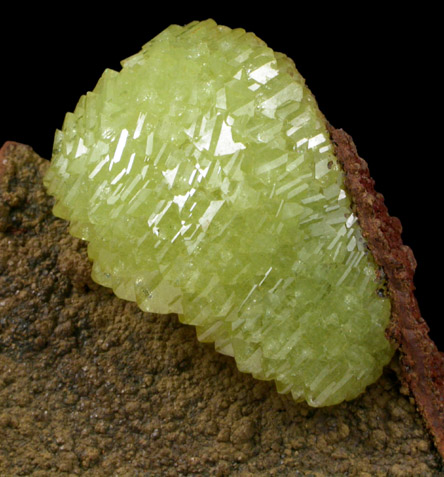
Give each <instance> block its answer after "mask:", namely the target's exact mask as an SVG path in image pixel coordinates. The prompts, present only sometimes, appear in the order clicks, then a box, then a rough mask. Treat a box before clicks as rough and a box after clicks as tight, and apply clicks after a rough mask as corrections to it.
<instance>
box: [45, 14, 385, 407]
mask: <svg viewBox="0 0 444 477" xmlns="http://www.w3.org/2000/svg"><path fill="white" fill-rule="evenodd" d="M122 66H123V68H122V70H121V71H120V72H119V73H117V72H115V71H112V70H106V71H105V72H104V74H103V76H102V77H101V79H100V80H99V82H98V84H97V86H96V87H95V89H94V91H93V92H89V93H87V94H86V95H85V96H82V97H81V99H80V101H79V103H78V105H77V107H76V109H75V111H74V113H73V114H71V113H68V114H67V115H66V119H65V122H64V125H63V128H62V131H57V133H56V138H55V144H54V155H53V159H52V163H51V167H50V169H49V171H48V173H47V175H46V177H45V185H46V187H47V190H48V192H49V193H50V194H52V195H54V196H55V198H56V204H55V206H54V213H55V215H57V216H60V217H62V218H64V219H67V220H69V221H70V232H71V233H72V234H73V235H74V236H76V237H80V238H82V239H85V240H88V241H89V244H88V254H89V257H90V258H91V259H92V261H93V272H92V273H93V278H94V280H95V281H97V282H98V283H100V284H102V285H104V286H107V287H111V288H112V289H113V290H114V292H115V293H116V295H117V296H119V297H121V298H124V299H126V300H132V301H136V302H137V303H138V305H139V306H140V307H141V308H142V309H143V310H145V311H150V312H155V313H178V314H179V318H180V320H181V321H182V322H183V323H188V324H192V325H194V326H195V327H196V329H197V334H198V338H199V339H200V340H201V341H207V342H214V343H215V347H216V349H217V350H218V351H220V352H222V353H225V354H228V355H232V356H234V358H235V359H236V362H237V365H238V367H239V369H240V370H241V371H245V372H248V373H252V374H253V376H255V377H257V378H259V379H265V380H274V381H275V382H276V384H277V389H278V391H279V392H291V394H292V396H293V397H294V398H295V399H296V400H303V399H305V400H306V401H307V402H308V403H309V404H310V405H312V406H324V405H331V404H335V403H338V402H341V401H342V400H344V399H352V398H354V397H355V396H357V395H358V394H359V393H361V392H362V391H363V390H364V389H365V387H366V386H367V385H368V384H370V383H372V382H374V381H375V380H376V379H377V378H378V376H379V375H380V374H381V371H382V367H383V366H384V365H385V364H387V363H388V361H389V360H390V358H391V356H392V354H393V350H392V348H391V346H390V344H389V342H388V341H387V339H386V338H385V336H384V330H385V328H386V326H387V325H388V322H389V317H390V302H389V299H388V298H386V297H383V296H379V294H378V293H377V292H378V289H379V288H380V287H381V281H380V280H379V279H377V273H376V272H377V266H376V264H375V263H374V260H373V258H372V256H371V254H370V253H369V251H368V249H367V248H366V245H365V243H364V241H363V238H362V235H361V232H360V228H359V223H358V222H357V218H356V216H355V215H354V214H353V212H352V209H351V202H350V199H349V197H348V194H347V192H346V191H345V187H344V180H343V174H342V171H341V169H340V167H339V164H338V162H337V159H336V157H335V155H334V150H333V146H332V143H331V141H330V138H329V134H328V132H327V129H326V122H325V119H324V118H323V116H322V114H321V113H320V112H319V110H318V107H317V104H316V102H315V100H314V97H313V96H312V94H311V93H310V92H309V90H308V89H307V87H306V86H305V82H304V80H303V78H302V77H301V76H300V74H299V73H298V72H297V70H296V69H295V66H294V64H293V62H292V61H291V60H290V59H288V58H287V57H286V56H285V55H283V54H280V53H276V52H274V51H273V50H271V49H270V48H268V47H267V45H266V44H265V43H264V42H263V41H261V40H260V39H258V38H257V37H256V36H255V35H254V34H252V33H246V32H245V31H244V30H242V29H235V30H232V29H230V28H227V27H223V26H219V25H217V24H216V23H215V22H214V21H213V20H207V21H204V22H193V23H191V24H189V25H187V26H185V27H179V26H177V25H172V26H170V27H169V28H167V29H166V30H165V31H163V32H162V33H161V34H159V35H158V36H157V37H156V38H154V39H153V40H151V41H150V42H148V43H147V44H146V45H144V46H143V48H142V50H141V51H140V52H139V53H137V54H136V55H134V56H132V57H130V58H128V59H126V60H124V61H123V62H122Z"/></svg>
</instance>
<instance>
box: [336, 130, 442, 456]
mask: <svg viewBox="0 0 444 477" xmlns="http://www.w3.org/2000/svg"><path fill="white" fill-rule="evenodd" d="M329 132H330V135H331V138H332V140H333V143H334V144H335V147H336V156H337V158H338V160H339V162H340V164H341V165H342V167H343V169H344V172H345V185H346V187H347V189H348V191H349V193H350V195H351V197H352V200H353V204H354V208H355V211H356V214H357V216H358V219H359V223H360V225H361V229H362V231H363V235H364V238H365V239H366V241H367V244H368V247H369V249H370V251H371V252H372V254H373V256H374V258H375V261H376V263H377V264H378V265H379V266H381V267H382V268H383V270H384V273H385V275H386V278H387V288H388V293H389V296H390V299H391V303H392V318H391V323H390V326H389V328H388V329H387V332H386V334H387V337H388V338H389V339H390V341H391V342H392V343H394V344H395V345H396V347H397V348H398V349H399V352H400V358H401V359H400V361H401V373H402V375H401V379H402V380H403V381H404V382H405V383H406V384H407V385H408V387H409V389H410V391H411V393H412V394H413V397H414V399H415V402H416V405H417V407H418V409H419V411H420V413H421V414H422V416H423V418H424V420H425V423H426V425H427V427H428V429H429V431H430V432H431V434H432V436H433V438H434V441H435V444H436V447H437V449H438V451H439V453H440V454H441V456H442V457H443V458H444V353H441V352H440V351H439V350H438V348H437V347H436V345H435V343H434V342H433V341H432V340H431V339H430V337H429V335H428V332H429V328H428V326H427V324H426V323H425V321H424V319H423V318H422V317H421V313H420V311H419V307H418V303H417V301H416V298H415V296H414V293H413V291H414V289H415V287H414V284H413V275H414V273H415V268H416V261H415V258H414V256H413V253H412V251H411V249H410V248H409V247H407V246H406V245H404V244H403V243H402V239H401V232H402V227H401V222H400V221H399V220H398V219H397V218H396V217H390V215H389V214H388V211H387V207H386V206H385V204H384V197H383V196H382V195H381V194H379V193H378V192H376V191H375V188H374V185H375V181H374V180H373V179H372V178H371V176H370V172H369V169H368V166H367V163H366V162H365V161H364V160H363V159H362V158H360V157H359V156H358V153H357V151H356V146H355V144H354V143H353V140H352V138H351V137H350V136H349V135H348V134H347V133H345V132H344V131H343V130H340V129H335V128H333V127H332V126H329Z"/></svg>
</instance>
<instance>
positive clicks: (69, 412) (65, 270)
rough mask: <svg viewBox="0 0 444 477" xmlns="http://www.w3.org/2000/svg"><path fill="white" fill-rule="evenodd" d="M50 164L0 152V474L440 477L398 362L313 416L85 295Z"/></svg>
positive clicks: (25, 153)
mask: <svg viewBox="0 0 444 477" xmlns="http://www.w3.org/2000/svg"><path fill="white" fill-rule="evenodd" d="M335 140H336V141H337V142H338V140H337V139H335ZM46 167H47V162H46V161H44V160H43V159H41V158H39V157H38V156H37V155H36V154H35V153H34V152H33V151H32V149H31V148H30V147H28V146H23V145H20V144H16V143H10V142H9V143H6V144H5V145H4V146H3V148H2V150H1V154H0V475H1V476H16V475H32V476H42V477H43V476H45V477H46V476H63V475H67V476H75V475H82V476H127V475H128V476H133V475H134V476H142V475H144V476H145V475H149V476H239V477H240V476H242V477H247V476H273V475H275V476H303V475H305V476H342V475H349V476H361V477H368V476H438V475H444V474H443V468H442V460H441V458H440V456H439V454H438V453H437V451H436V449H435V446H434V444H433V440H432V438H431V435H430V434H429V432H428V431H427V429H426V428H425V426H424V425H423V420H422V418H421V416H420V414H419V413H418V412H417V411H416V409H415V402H414V401H413V399H412V398H411V397H409V396H408V388H407V387H406V386H405V384H402V382H400V381H399V380H398V377H397V375H398V373H399V372H400V367H399V366H398V364H397V361H396V360H394V361H393V363H392V366H391V367H390V369H387V370H386V372H385V373H384V375H383V376H382V377H381V379H380V380H379V381H378V382H377V383H375V384H374V385H372V386H370V387H369V388H368V390H367V391H366V392H365V393H364V394H363V395H361V396H360V397H359V398H357V399H355V400H353V401H351V402H344V403H342V404H340V405H338V406H334V407H329V408H318V409H314V408H310V407H309V406H308V405H306V404H305V403H299V404H297V403H295V402H293V400H292V399H291V397H289V396H283V395H279V394H278V393H277V392H276V390H275V388H274V386H273V385H272V384H271V383H267V382H262V381H256V380H255V379H254V378H252V377H251V376H250V375H246V374H242V373H240V372H238V370H237V368H236V365H235V362H234V360H232V359H231V358H229V357H227V356H223V355H221V354H218V353H216V352H215V351H214V349H213V347H212V346H211V345H207V344H202V343H199V342H198V341H197V339H196V337H195V332H194V330H193V328H192V327H188V326H184V325H182V324H180V323H179V321H178V320H177V318H176V317H175V316H174V315H167V316H160V315H154V314H148V313H143V312H142V311H140V310H139V309H138V308H137V306H136V305H135V304H134V303H130V302H125V301H122V300H119V299H118V298H117V297H115V296H114V295H113V294H112V293H111V292H110V290H109V289H106V288H102V287H99V286H97V285H95V284H94V283H93V282H92V281H91V279H90V264H89V261H88V258H87V254H86V245H85V244H84V243H82V242H81V241H79V240H77V239H75V238H73V237H71V236H70V235H69V234H68V231H67V229H68V225H67V223H66V222H64V221H62V220H60V219H57V218H55V217H54V216H53V215H52V213H51V208H52V199H51V198H49V197H48V196H47V195H46V194H45V191H44V188H43V186H42V175H43V174H44V171H45V170H46ZM396 326H398V327H399V326H401V325H400V324H399V325H396ZM397 329H398V328H396V327H395V328H393V330H392V334H393V336H399V335H397V332H396V330H397ZM415 329H416V328H415ZM421 329H422V328H421ZM414 331H415V330H414ZM400 346H401V349H402V346H403V345H402V342H401V341H400ZM421 349H422V348H421ZM404 353H405V355H404V356H403V357H402V360H403V361H402V363H403V364H402V366H401V369H402V368H403V367H405V365H406V361H405V359H406V357H405V356H406V352H405V351H404ZM424 363H425V364H424V366H427V362H426V361H424ZM418 379H419V380H420V379H423V378H422V375H419V374H418ZM406 382H408V383H410V381H408V380H407V381H406ZM427 386H428V384H425V387H427ZM415 399H416V395H415Z"/></svg>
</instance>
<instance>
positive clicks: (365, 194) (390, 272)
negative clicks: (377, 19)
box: [0, 126, 444, 458]
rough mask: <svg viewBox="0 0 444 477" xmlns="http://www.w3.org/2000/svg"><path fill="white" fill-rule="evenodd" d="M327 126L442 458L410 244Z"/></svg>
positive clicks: (437, 394) (441, 385) (442, 395)
mask: <svg viewBox="0 0 444 477" xmlns="http://www.w3.org/2000/svg"><path fill="white" fill-rule="evenodd" d="M328 129H329V132H330V135H331V138H332V141H333V143H334V145H335V148H336V155H337V158H338V160H339V162H340V164H341V165H342V167H343V169H344V172H345V185H346V187H347V189H348V191H349V193H350V195H351V198H352V200H353V206H354V208H355V212H356V215H357V216H358V219H359V223H360V225H361V228H362V231H363V235H364V238H365V239H366V241H367V244H368V247H369V249H370V251H371V252H372V254H373V256H374V258H375V260H376V262H377V264H378V265H379V266H381V267H382V268H383V270H384V273H385V275H386V278H387V287H388V292H389V296H390V299H391V303H392V318H391V323H390V326H389V328H388V329H387V332H386V333H387V337H388V339H390V341H392V342H393V343H394V344H395V345H396V347H397V348H398V349H399V352H400V356H401V373H402V375H401V379H402V380H403V381H404V382H405V383H406V384H407V385H408V387H409V389H410V391H411V393H412V394H413V396H414V399H415V402H416V405H417V407H418V409H419V411H420V413H421V414H422V416H423V418H424V421H425V423H426V426H427V428H428V429H429V431H430V432H431V434H432V436H433V438H434V441H435V444H436V447H437V449H438V451H439V453H440V454H441V456H442V457H443V458H444V353H441V352H439V351H438V349H437V347H436V345H435V343H434V342H433V341H432V340H431V339H430V337H429V336H428V332H429V328H428V326H427V324H426V323H425V321H424V320H423V318H422V317H421V314H420V311H419V307H418V303H417V301H416V298H415V296H414V293H413V291H414V285H413V275H414V272H415V268H416V261H415V258H414V256H413V253H412V251H411V250H410V248H409V247H407V246H406V245H404V244H403V243H402V239H401V232H402V227H401V223H400V221H399V220H398V219H397V218H395V217H390V216H389V214H388V211H387V208H386V206H385V204H384V198H383V196H382V195H381V194H379V193H378V192H376V191H375V188H374V184H375V182H374V180H373V179H372V178H371V176H370V172H369V169H368V165H367V163H366V162H365V161H364V160H363V159H362V158H360V157H359V156H358V154H357V151H356V146H355V144H354V143H353V140H352V138H351V137H350V136H349V135H348V134H347V133H345V132H344V131H343V130H340V129H335V128H333V127H332V126H329V128H328ZM19 145H20V146H21V144H19V143H17V142H14V141H7V142H5V143H4V145H3V146H2V147H1V149H0V179H1V176H2V174H3V172H4V170H5V169H6V167H8V164H7V163H5V161H4V158H5V156H6V155H7V151H8V149H9V148H10V147H16V146H19ZM24 147H27V148H28V147H30V146H26V145H25V146H24Z"/></svg>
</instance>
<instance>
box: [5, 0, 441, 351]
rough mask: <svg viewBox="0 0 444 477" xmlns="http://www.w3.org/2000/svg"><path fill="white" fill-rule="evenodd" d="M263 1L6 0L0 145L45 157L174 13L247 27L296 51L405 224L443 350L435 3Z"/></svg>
mask: <svg viewBox="0 0 444 477" xmlns="http://www.w3.org/2000/svg"><path fill="white" fill-rule="evenodd" d="M141 5H144V6H141ZM261 5H262V6H259V4H251V3H248V4H242V3H238V4H237V5H234V6H233V5H228V4H220V5H217V6H214V7H213V8H203V9H201V8H197V7H190V6H189V5H187V6H186V7H182V8H181V9H179V8H178V7H177V6H174V5H172V4H168V5H167V4H165V5H164V6H163V5H161V4H153V3H150V4H149V3H145V4H141V3H138V4H132V3H131V2H126V3H116V4H114V3H113V4H108V5H107V6H106V7H104V9H103V10H100V11H95V10H94V9H93V7H94V4H92V3H91V4H89V5H81V4H80V3H75V4H73V3H62V4H60V7H63V10H59V9H58V8H53V9H51V10H47V11H43V10H42V9H41V8H35V9H34V10H31V9H30V8H31V7H27V8H26V9H25V8H23V9H21V7H16V8H11V7H7V8H5V7H3V9H2V12H1V15H2V25H1V28H0V35H1V36H0V41H1V70H0V75H1V76H0V77H1V103H0V104H1V110H0V122H1V128H0V145H1V144H3V142H4V141H5V140H14V141H18V142H22V143H25V144H29V145H31V146H32V147H33V148H34V150H35V151H36V152H37V153H38V154H40V155H41V156H43V157H45V158H50V156H51V150H52V141H53V137H54V131H55V129H56V128H60V127H61V126H62V123H63V118H64V115H65V113H66V112H67V111H73V110H74V107H75V105H76V103H77V100H78V99H79V97H80V96H81V95H82V94H84V93H86V92H87V91H89V90H91V89H93V88H94V86H95V84H96V82H97V80H98V79H99V77H100V75H101V74H102V72H103V70H104V69H105V68H113V69H116V70H118V69H119V62H120V60H122V59H124V58H126V57H128V56H130V55H132V54H134V53H136V52H137V51H138V50H139V49H140V47H141V46H142V45H143V44H144V43H145V42H147V41H149V40H150V39H151V38H152V37H153V36H155V35H156V34H157V33H159V32H160V31H162V30H163V29H164V28H166V27H167V26H168V25H169V24H171V23H178V24H186V23H188V22H190V21H193V20H204V19H206V18H210V17H211V18H214V19H215V20H216V21H217V22H218V23H220V24H225V25H227V26H230V27H232V28H236V27H242V28H245V29H246V30H248V31H253V32H254V33H256V34H257V35H258V36H259V37H260V38H262V39H263V40H264V41H266V42H267V44H268V45H269V46H270V47H271V48H273V49H274V50H276V51H281V52H284V53H286V54H287V55H288V56H290V57H291V58H292V59H293V60H294V61H295V63H296V66H297V68H298V70H299V71H300V72H301V74H302V75H303V76H304V77H305V79H306V81H307V84H308V86H309V87H310V89H311V91H312V92H313V94H314V95H315V96H316V98H317V100H318V103H319V106H320V109H321V111H322V112H323V113H324V114H325V116H326V117H327V118H328V120H329V121H330V123H331V124H332V125H333V126H335V127H337V128H343V129H344V130H345V131H347V132H348V133H349V134H351V135H352V137H353V139H354V141H355V143H356V145H357V148H358V152H359V154H360V156H361V157H363V158H364V159H366V160H367V162H368V164H369V167H370V172H371V174H372V176H373V178H374V179H375V181H376V188H377V190H378V191H379V192H381V193H383V195H384V196H385V200H386V205H387V206H388V209H389V211H390V214H391V215H394V216H397V217H398V218H400V220H401V222H402V224H403V229H404V231H403V240H404V243H405V244H406V245H408V246H410V247H411V248H412V249H413V251H414V254H415V257H416V260H417V262H418V267H417V272H416V275H415V284H416V287H417V292H416V296H417V299H418V302H419V305H420V309H421V311H422V315H423V317H424V318H425V320H426V321H427V322H428V324H429V326H430V328H431V336H432V338H433V339H434V341H435V342H436V343H437V344H438V347H439V348H440V349H441V350H444V337H443V333H441V329H442V325H441V323H442V315H443V305H442V300H441V298H442V297H443V296H444V291H443V290H441V286H442V283H443V279H442V276H443V273H444V271H443V266H444V263H443V252H442V250H443V243H442V242H443V239H442V232H441V222H442V212H441V204H442V202H443V201H442V193H443V189H444V187H443V167H442V161H443V148H442V142H443V134H442V126H441V122H442V119H441V114H440V113H439V111H440V110H441V109H442V106H443V104H442V95H441V88H442V85H441V83H442V80H441V75H442V73H441V68H442V67H441V64H440V63H442V58H443V55H442V52H441V47H442V40H441V34H440V26H439V18H440V15H439V14H438V11H434V10H433V9H431V8H430V7H428V6H427V4H423V5H418V4H415V6H412V7H405V6H403V7H402V8H395V7H392V9H391V10H389V9H388V8H387V6H378V5H375V3H372V6H371V7H370V6H366V5H367V3H366V2H359V7H354V8H351V9H346V8H345V7H344V8H333V7H332V6H330V7H327V8H325V7H321V6H319V5H316V6H315V7H310V6H307V5H306V4H302V3H300V4H298V3H297V2H296V3H295V2H292V3H291V4H290V5H291V6H292V7H293V8H294V9H293V10H292V11H290V10H289V6H287V7H284V6H283V5H284V4H283V3H279V2H275V3H274V4H273V3H271V2H270V3H267V4H261ZM285 5H288V4H287V3H285ZM240 8H243V11H239V9H240Z"/></svg>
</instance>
